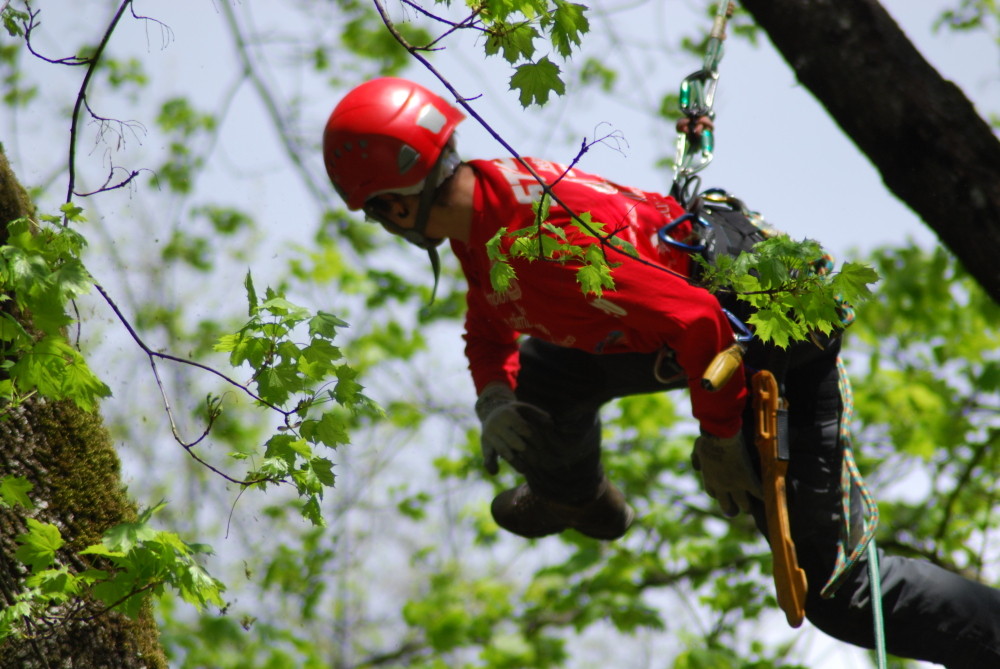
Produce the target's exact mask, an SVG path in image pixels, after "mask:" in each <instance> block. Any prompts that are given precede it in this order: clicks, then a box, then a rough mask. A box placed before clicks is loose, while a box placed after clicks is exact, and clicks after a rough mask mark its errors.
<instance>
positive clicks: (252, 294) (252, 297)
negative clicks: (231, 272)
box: [243, 270, 258, 318]
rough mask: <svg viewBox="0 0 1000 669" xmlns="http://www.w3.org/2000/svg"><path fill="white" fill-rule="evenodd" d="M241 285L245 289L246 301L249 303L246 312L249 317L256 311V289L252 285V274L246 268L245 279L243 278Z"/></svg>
mask: <svg viewBox="0 0 1000 669" xmlns="http://www.w3.org/2000/svg"><path fill="white" fill-rule="evenodd" d="M243 285H244V286H245V287H246V289H247V303H248V304H249V308H248V310H247V311H248V314H247V315H249V316H250V317H251V318H252V317H253V315H254V314H255V313H257V305H258V301H257V291H256V290H255V289H254V287H253V276H251V275H250V270H247V276H246V279H244V280H243Z"/></svg>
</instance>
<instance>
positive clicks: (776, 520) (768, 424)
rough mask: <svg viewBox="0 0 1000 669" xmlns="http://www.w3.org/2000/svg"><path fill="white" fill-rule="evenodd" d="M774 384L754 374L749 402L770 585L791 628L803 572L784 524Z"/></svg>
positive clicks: (801, 598) (802, 603)
mask: <svg viewBox="0 0 1000 669" xmlns="http://www.w3.org/2000/svg"><path fill="white" fill-rule="evenodd" d="M780 402H781V399H780V397H779V396H778V382H777V381H776V380H775V378H774V375H773V374H771V372H769V371H767V370H762V371H760V372H757V373H756V374H754V377H753V403H754V414H755V416H756V419H757V435H756V445H757V452H758V453H759V454H760V464H761V480H762V483H763V485H764V509H765V510H766V512H767V534H768V540H769V541H770V544H771V553H772V554H773V556H774V586H775V590H776V591H777V595H778V606H780V607H781V610H782V611H784V612H785V618H786V619H787V620H788V624H789V625H791V626H792V627H798V626H799V625H801V624H802V619H803V618H804V617H805V609H806V592H807V590H808V584H807V583H806V573H805V572H804V571H803V570H802V569H801V568H800V567H799V562H798V558H797V557H796V555H795V543H794V542H793V541H792V533H791V526H790V524H789V522H788V503H787V499H786V497H785V474H786V473H787V471H788V462H787V461H785V460H781V459H779V458H778V408H779V406H780Z"/></svg>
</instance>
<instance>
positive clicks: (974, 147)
mask: <svg viewBox="0 0 1000 669" xmlns="http://www.w3.org/2000/svg"><path fill="white" fill-rule="evenodd" d="M741 4H742V5H743V6H744V7H745V8H746V9H747V10H748V11H749V12H750V13H751V14H752V15H753V17H754V19H755V20H756V21H757V23H758V24H759V25H760V26H761V27H762V28H763V29H764V30H765V31H766V32H767V34H768V36H769V37H770V39H771V41H772V42H773V43H774V45H775V47H777V49H778V51H780V52H781V54H782V55H783V56H784V58H785V60H786V61H787V62H788V63H789V65H791V67H792V69H793V70H794V71H795V74H796V76H797V77H798V79H799V81H801V82H802V84H803V85H805V86H806V88H808V89H809V90H810V91H811V92H812V94H813V95H815V96H816V98H817V99H818V100H819V102H820V103H821V104H822V105H823V106H824V107H825V108H826V109H827V111H828V112H829V113H830V115H831V116H832V117H833V119H834V120H835V121H836V122H837V123H838V124H839V125H840V127H841V128H842V129H843V130H844V132H845V133H846V134H847V135H848V137H850V138H851V139H852V140H853V141H854V143H855V144H856V145H857V146H858V148H859V149H861V151H863V152H864V153H865V154H866V155H867V156H868V158H869V159H870V160H871V161H872V163H873V164H874V165H875V167H876V168H877V169H878V170H879V172H881V174H882V179H883V181H884V182H885V184H886V186H887V187H888V188H889V190H890V191H892V192H893V193H894V194H895V195H896V196H898V197H899V198H900V199H901V200H902V201H903V202H905V203H906V204H907V205H908V206H909V207H910V208H911V209H913V211H915V212H916V213H917V214H918V215H919V216H920V217H921V218H922V219H923V220H924V222H925V223H927V225H928V226H929V227H930V228H931V229H933V230H934V231H935V232H936V233H937V235H938V237H940V239H941V240H942V241H943V242H944V244H945V245H946V246H947V247H948V248H949V249H951V251H952V252H953V253H954V254H955V255H956V256H957V257H958V259H959V260H960V261H961V262H962V264H963V265H964V266H965V268H966V269H967V270H968V271H969V272H970V273H971V274H972V275H973V276H974V277H975V278H976V280H977V281H978V282H979V283H980V284H981V285H982V286H983V288H985V289H986V291H987V292H988V293H989V295H990V296H991V297H992V298H993V299H994V301H997V302H1000V263H997V262H996V249H998V248H1000V141H998V140H997V138H996V136H995V135H994V133H993V130H992V129H991V128H990V126H989V124H988V123H987V122H986V121H985V120H983V119H982V117H980V116H979V114H978V113H977V112H976V109H975V107H974V106H973V105H972V103H971V102H970V101H969V99H968V98H967V97H965V95H964V93H962V91H961V90H960V89H959V88H958V87H957V86H956V85H955V84H953V83H952V82H950V81H948V80H946V79H944V78H943V77H942V76H941V75H940V74H939V73H938V72H937V70H935V69H934V68H933V67H932V66H931V65H930V64H929V63H928V62H927V61H926V60H924V58H923V56H922V55H921V54H920V53H919V52H918V51H917V49H916V48H915V47H914V46H913V44H912V43H910V41H909V40H908V39H907V38H906V35H905V34H904V33H903V31H902V30H901V29H900V27H899V26H898V25H897V24H896V22H895V21H894V20H893V19H892V17H890V16H889V14H888V13H887V12H886V11H885V9H884V8H883V7H882V5H880V4H879V3H878V2H876V1H875V0H742V2H741ZM816 159H817V160H822V157H821V156H817V157H816ZM847 195H848V196H849V194H847ZM854 209H859V210H863V209H864V203H863V202H859V203H856V205H855V207H854Z"/></svg>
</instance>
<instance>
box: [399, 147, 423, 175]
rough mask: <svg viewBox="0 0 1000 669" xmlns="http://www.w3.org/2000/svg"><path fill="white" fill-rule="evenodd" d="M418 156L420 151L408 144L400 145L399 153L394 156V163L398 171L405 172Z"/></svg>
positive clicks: (415, 161) (414, 163)
mask: <svg viewBox="0 0 1000 669" xmlns="http://www.w3.org/2000/svg"><path fill="white" fill-rule="evenodd" d="M419 158H420V153H419V152H417V150H416V149H414V148H413V147H412V146H410V145H408V144H404V145H403V146H401V147H400V149H399V155H398V156H397V157H396V165H397V167H398V168H399V173H400V174H405V173H406V171H407V170H409V169H410V168H411V167H413V166H414V165H416V163H417V160H418V159H419Z"/></svg>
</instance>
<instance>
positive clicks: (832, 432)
mask: <svg viewBox="0 0 1000 669" xmlns="http://www.w3.org/2000/svg"><path fill="white" fill-rule="evenodd" d="M806 347H808V348H806ZM838 349H839V346H838V345H837V344H836V343H834V344H831V345H829V346H828V347H827V349H826V350H825V351H820V350H819V349H818V348H816V347H815V346H813V345H812V344H803V345H800V347H799V348H798V350H797V351H796V350H794V349H793V353H792V355H791V357H790V360H789V362H788V368H787V371H786V372H785V375H784V379H785V396H786V398H787V399H788V402H789V427H790V441H791V449H790V452H791V455H790V462H789V467H788V477H787V490H788V506H789V517H790V521H791V530H792V538H793V539H794V541H795V545H796V550H797V554H798V560H799V565H800V566H801V567H802V568H803V569H804V570H805V572H806V576H807V578H808V582H809V591H808V596H807V600H806V617H807V618H808V619H809V621H810V622H811V623H813V624H814V625H815V626H816V627H817V628H819V629H821V630H823V631H824V632H826V633H827V634H829V635H831V636H833V637H835V638H837V639H840V640H842V641H846V642H848V643H851V644H854V645H857V646H861V647H864V648H873V647H874V634H873V627H872V611H871V603H870V598H869V592H870V591H869V582H868V570H867V564H866V563H865V561H863V560H862V561H861V562H860V563H859V564H858V565H857V566H856V567H855V568H854V569H853V571H852V572H851V573H850V574H849V575H848V576H847V577H846V578H845V580H844V582H843V584H842V585H841V586H840V588H839V589H838V591H837V593H836V595H835V596H834V597H832V598H830V599H823V598H821V597H820V596H819V591H820V589H821V588H822V586H823V585H824V584H825V583H826V582H827V580H828V578H829V577H830V575H831V573H832V571H833V568H834V564H835V561H836V556H837V541H838V539H839V537H840V528H841V526H842V521H841V516H842V510H841V509H842V494H841V478H840V477H841V467H842V462H843V452H842V446H841V443H840V433H839V429H838V428H839V418H840V412H841V400H840V392H839V388H838V384H837V367H836V356H837V353H838ZM655 359H656V356H655V355H654V354H631V353H629V354H613V355H593V354H589V353H586V352H584V351H578V350H575V349H568V348H562V347H559V346H554V345H552V344H548V343H546V342H542V341H540V340H536V339H527V340H525V341H524V343H523V344H522V346H521V371H520V374H519V376H518V388H517V395H518V398H519V399H520V400H522V401H524V402H530V403H532V404H535V405H537V406H539V407H541V408H543V409H545V410H546V411H548V412H549V414H550V415H551V416H552V418H553V426H551V427H549V426H547V427H546V430H549V434H548V435H547V438H546V440H545V442H546V444H547V448H546V449H545V452H537V453H531V454H526V457H525V459H524V461H523V462H521V463H519V469H520V471H521V473H522V474H523V475H524V476H525V479H526V481H527V482H528V484H529V486H530V487H531V488H532V490H533V491H534V492H535V493H536V494H539V495H541V496H543V497H547V498H550V499H553V500H555V501H560V502H565V503H570V504H580V503H584V502H586V501H589V500H590V499H592V498H593V497H594V495H595V491H596V488H597V485H598V483H599V482H600V480H601V478H602V476H603V471H602V468H601V461H600V458H601V445H600V429H601V425H600V419H599V417H598V411H599V409H600V407H601V406H602V405H603V404H604V403H605V402H607V401H609V400H611V399H613V398H617V397H624V396H626V395H634V394H642V393H650V392H659V391H663V390H670V389H675V388H685V387H687V383H686V382H685V381H683V380H679V381H676V382H671V383H663V382H661V381H658V380H657V378H656V376H655V375H654V373H653V365H654V361H655ZM752 362H753V361H751V363H752ZM664 373H669V372H665V370H661V374H660V376H661V378H662V377H663V376H664ZM749 375H750V374H749V373H748V376H749ZM748 404H749V403H748ZM744 431H745V432H744V437H745V439H744V440H745V442H746V443H747V444H748V450H750V451H751V457H752V458H753V460H754V461H755V462H756V461H757V456H756V452H755V449H753V448H749V445H752V444H753V420H752V413H751V409H750V407H748V410H747V412H746V414H745V415H744ZM694 475H695V474H694V472H693V471H692V476H694ZM855 492H856V491H855ZM852 497H855V498H856V495H854V496H852ZM755 501H756V500H755ZM852 508H858V504H856V503H855V504H852ZM754 518H755V520H756V524H757V526H758V528H759V529H760V530H761V532H762V533H763V534H764V536H765V537H766V536H767V532H766V516H765V514H764V509H763V504H762V503H760V504H758V505H757V507H756V508H755V509H754ZM855 524H856V523H855ZM879 559H880V567H881V574H882V605H883V612H884V616H885V631H886V645H887V648H888V651H889V652H890V653H892V654H893V655H899V656H901V657H909V658H914V659H920V660H924V661H929V662H936V663H939V664H944V665H945V666H947V667H960V668H966V667H968V668H970V669H971V668H975V669H980V668H986V667H1000V590H995V589H993V588H989V587H987V586H984V585H982V584H979V583H976V582H973V581H970V580H968V579H965V578H963V577H961V576H958V575H957V574H954V573H952V572H949V571H947V570H945V569H941V568H939V567H937V566H934V565H932V564H930V563H928V562H926V561H922V560H914V559H909V558H903V557H899V556H892V555H885V554H883V553H881V552H880V553H879Z"/></svg>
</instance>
